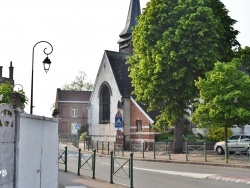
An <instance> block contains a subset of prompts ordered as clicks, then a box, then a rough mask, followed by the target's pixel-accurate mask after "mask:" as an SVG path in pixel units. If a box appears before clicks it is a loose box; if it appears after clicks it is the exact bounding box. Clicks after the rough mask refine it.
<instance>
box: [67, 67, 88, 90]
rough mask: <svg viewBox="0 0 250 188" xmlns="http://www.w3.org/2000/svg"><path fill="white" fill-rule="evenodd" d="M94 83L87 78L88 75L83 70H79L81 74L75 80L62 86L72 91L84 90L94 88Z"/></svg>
mask: <svg viewBox="0 0 250 188" xmlns="http://www.w3.org/2000/svg"><path fill="white" fill-rule="evenodd" d="M92 88H93V84H92V83H91V82H90V81H88V80H87V75H86V73H85V72H83V71H79V75H78V76H76V77H75V80H74V81H72V82H71V83H70V84H65V85H64V86H62V89H63V90H70V91H84V90H87V91H89V90H92Z"/></svg>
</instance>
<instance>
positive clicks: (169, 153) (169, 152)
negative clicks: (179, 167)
mask: <svg viewBox="0 0 250 188" xmlns="http://www.w3.org/2000/svg"><path fill="white" fill-rule="evenodd" d="M168 158H169V160H171V149H170V142H168Z"/></svg>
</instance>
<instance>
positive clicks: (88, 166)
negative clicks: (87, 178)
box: [77, 149, 96, 179]
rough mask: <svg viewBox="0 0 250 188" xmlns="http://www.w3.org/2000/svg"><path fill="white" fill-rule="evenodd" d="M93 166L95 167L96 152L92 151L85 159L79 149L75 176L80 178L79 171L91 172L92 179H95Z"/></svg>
mask: <svg viewBox="0 0 250 188" xmlns="http://www.w3.org/2000/svg"><path fill="white" fill-rule="evenodd" d="M91 159H92V161H91ZM82 162H83V163H82ZM95 166H96V150H94V151H93V154H92V155H90V156H88V157H86V156H84V155H82V153H81V149H79V154H78V171H77V175H78V176H80V169H84V170H90V171H92V172H93V173H92V178H93V179H95Z"/></svg>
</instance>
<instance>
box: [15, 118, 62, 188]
mask: <svg viewBox="0 0 250 188" xmlns="http://www.w3.org/2000/svg"><path fill="white" fill-rule="evenodd" d="M19 123H20V127H19V129H18V131H20V132H19V135H18V147H17V182H16V184H17V187H19V188H26V187H32V188H38V187H39V188H40V187H41V188H48V187H57V186H58V185H57V184H58V121H57V120H56V119H52V118H46V117H41V116H35V115H30V114H24V113H22V114H20V122H19Z"/></svg>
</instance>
